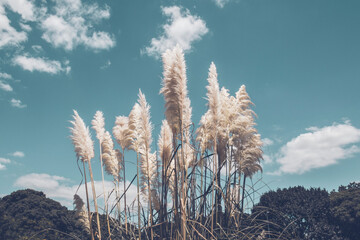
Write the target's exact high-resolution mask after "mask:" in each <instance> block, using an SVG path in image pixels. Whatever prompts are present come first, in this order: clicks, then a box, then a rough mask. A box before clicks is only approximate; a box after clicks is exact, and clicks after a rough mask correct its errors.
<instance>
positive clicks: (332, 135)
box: [270, 122, 360, 175]
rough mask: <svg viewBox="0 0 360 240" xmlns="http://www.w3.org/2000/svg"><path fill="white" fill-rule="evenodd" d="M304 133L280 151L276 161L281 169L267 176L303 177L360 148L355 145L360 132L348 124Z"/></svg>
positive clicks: (309, 130)
mask: <svg viewBox="0 0 360 240" xmlns="http://www.w3.org/2000/svg"><path fill="white" fill-rule="evenodd" d="M306 130H307V131H308V132H307V133H303V134H300V135H299V136H297V137H296V138H294V139H292V140H291V141H289V142H288V143H286V145H284V146H283V147H282V148H281V150H280V153H279V158H278V159H277V160H276V162H277V163H279V164H280V165H281V166H280V168H279V170H277V171H275V172H273V173H270V174H275V175H279V174H282V173H289V174H303V173H305V172H308V171H310V170H312V169H316V168H322V167H326V166H329V165H333V164H336V163H338V161H339V160H341V159H346V158H350V157H352V156H353V155H354V154H355V153H358V152H360V148H359V147H358V146H356V145H354V144H356V143H359V142H360V129H357V128H355V127H354V126H352V125H351V124H350V122H345V123H343V124H337V123H335V124H333V125H332V126H326V127H323V128H318V127H311V128H307V129H306Z"/></svg>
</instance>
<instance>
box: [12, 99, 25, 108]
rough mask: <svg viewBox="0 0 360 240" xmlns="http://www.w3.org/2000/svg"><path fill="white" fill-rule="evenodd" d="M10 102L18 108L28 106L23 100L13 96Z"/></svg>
mask: <svg viewBox="0 0 360 240" xmlns="http://www.w3.org/2000/svg"><path fill="white" fill-rule="evenodd" d="M10 104H11V106H13V107H16V108H25V107H26V104H23V103H22V102H21V100H19V99H15V98H12V99H11V100H10Z"/></svg>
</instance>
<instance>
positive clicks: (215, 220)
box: [70, 46, 359, 240]
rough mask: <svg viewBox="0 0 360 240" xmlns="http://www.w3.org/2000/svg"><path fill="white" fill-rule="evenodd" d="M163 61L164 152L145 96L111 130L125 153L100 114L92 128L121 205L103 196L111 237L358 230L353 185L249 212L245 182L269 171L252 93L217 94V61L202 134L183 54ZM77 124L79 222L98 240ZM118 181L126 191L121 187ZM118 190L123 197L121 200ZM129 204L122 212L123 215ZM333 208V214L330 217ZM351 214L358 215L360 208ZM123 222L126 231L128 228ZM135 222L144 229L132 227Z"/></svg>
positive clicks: (86, 156)
mask: <svg viewBox="0 0 360 240" xmlns="http://www.w3.org/2000/svg"><path fill="white" fill-rule="evenodd" d="M162 60H163V78H162V87H161V89H160V94H162V95H163V97H164V100H165V117H166V119H164V120H163V121H162V126H161V131H160V135H159V137H158V147H157V149H158V151H157V152H153V151H152V150H151V148H152V147H153V146H152V142H153V138H152V130H153V125H152V123H151V115H150V105H149V104H148V102H147V101H146V97H145V95H144V94H143V93H142V92H141V90H139V94H138V101H137V103H135V104H134V106H133V108H132V110H131V112H130V113H129V115H128V116H118V117H117V118H116V121H115V126H114V127H113V129H112V133H113V136H114V138H115V140H116V142H117V143H118V145H119V147H120V149H115V146H114V143H113V138H112V136H111V135H110V133H109V132H108V131H106V130H105V124H104V117H103V114H102V112H100V111H97V112H96V114H95V116H94V119H93V121H92V128H93V129H94V130H95V131H96V137H97V139H98V141H99V146H100V164H101V166H102V165H104V166H105V171H106V173H108V174H109V175H111V176H112V177H113V182H114V189H113V191H114V192H115V195H116V201H115V203H109V201H108V200H107V197H106V196H109V195H110V194H111V193H106V192H105V188H103V191H104V194H103V196H104V201H105V205H106V206H105V207H104V210H105V211H104V212H105V215H106V219H107V223H106V226H107V230H106V232H107V233H106V235H108V236H109V239H115V238H117V237H124V236H131V237H132V238H138V239H141V238H146V239H151V240H153V239H162V238H167V239H188V238H189V237H190V236H191V238H192V239H239V238H241V239H265V238H267V239H269V238H276V239H289V238H297V239H337V238H338V236H340V235H341V227H339V226H337V225H336V224H335V225H334V224H333V223H332V222H333V221H335V220H337V221H343V222H346V221H347V220H349V221H351V222H352V223H353V225H351V227H352V226H358V225H357V224H358V222H357V221H358V220H357V219H358V215H357V212H346V214H347V217H343V216H342V215H343V213H344V211H345V210H344V209H346V208H347V205H348V204H349V203H347V202H345V203H344V199H343V198H346V197H348V195H346V194H347V193H348V192H353V191H356V189H355V190H354V189H353V188H354V187H352V188H351V189H347V188H345V189H343V191H342V192H339V194H335V193H332V194H331V196H332V197H331V199H332V202H331V201H330V197H329V194H328V193H327V192H326V191H324V190H320V189H310V190H306V189H304V188H302V187H296V188H289V189H284V190H278V191H276V192H269V193H267V194H265V195H263V196H262V197H261V199H260V202H259V203H258V204H257V205H256V206H255V208H254V209H253V212H252V214H249V212H248V210H249V209H250V208H249V207H250V205H248V204H247V201H246V200H251V201H253V199H250V196H251V194H250V193H251V192H252V193H254V192H256V190H254V187H253V186H251V188H249V189H247V186H248V185H247V184H246V180H248V179H251V178H252V176H253V175H254V174H256V173H257V172H259V171H262V168H261V165H260V161H261V159H262V150H261V146H262V142H261V137H260V134H258V133H257V130H256V128H255V125H256V124H255V117H256V114H255V113H254V111H253V110H252V109H251V106H252V105H253V103H252V102H251V100H250V97H249V95H248V94H247V92H246V88H245V86H244V85H242V86H241V87H240V88H239V90H238V91H237V92H236V94H235V96H231V95H230V94H229V90H227V89H226V88H224V87H222V88H220V86H219V83H218V76H217V70H216V66H215V64H214V63H211V65H210V68H209V74H208V79H207V81H208V85H207V86H206V89H207V94H206V98H207V100H208V104H207V107H208V110H207V112H206V113H205V114H204V115H203V116H202V117H201V121H200V123H199V127H198V128H197V129H195V127H194V123H193V122H192V120H191V117H192V108H191V101H190V99H189V97H188V90H187V77H186V64H185V59H184V54H183V51H182V49H181V48H180V47H179V46H176V47H175V48H174V49H172V50H167V51H166V52H165V53H164V54H163V56H162ZM73 117H74V120H73V121H71V123H72V127H71V128H70V129H71V134H72V135H71V138H72V140H73V143H74V147H75V152H76V156H77V159H78V160H80V161H81V162H82V164H83V171H82V173H81V174H82V176H84V178H85V179H84V180H85V185H84V187H85V190H86V206H87V210H86V208H85V207H84V205H85V204H84V203H83V202H82V200H81V201H80V199H79V198H78V196H77V197H75V198H76V199H75V202H78V203H79V206H78V207H77V208H76V210H77V211H76V212H77V216H78V222H80V223H81V224H82V225H83V229H85V230H87V231H88V233H89V235H90V236H91V238H92V239H101V238H104V237H105V234H104V231H102V228H103V226H102V224H101V223H100V220H99V213H98V205H97V197H96V196H97V195H96V192H95V187H94V181H93V177H92V170H91V159H92V158H93V157H94V149H93V140H92V139H91V135H90V131H89V128H88V127H86V125H85V123H84V121H83V120H82V119H81V118H80V116H79V115H78V113H77V112H76V111H74V116H73ZM127 151H134V152H135V153H136V166H137V174H136V175H135V176H134V178H133V181H134V180H135V179H136V183H137V184H136V185H137V197H136V201H133V203H132V204H130V205H127V203H126V197H124V196H126V191H127V189H128V186H126V184H125V175H124V172H125V167H126V166H125V165H126V164H125V153H126V152H127ZM133 161H135V160H133ZM85 166H87V167H88V168H87V170H88V174H89V175H90V180H91V185H92V193H93V194H92V195H93V197H94V198H93V203H94V209H95V215H94V216H95V217H96V225H95V228H93V226H92V224H90V226H88V224H87V223H89V222H90V223H91V222H93V215H92V214H91V213H90V201H89V195H88V186H87V179H86V176H87V170H86V167H85ZM102 173H103V169H102ZM102 176H103V175H102ZM103 179H104V177H103ZM121 181H123V183H124V184H120V182H121ZM121 185H122V186H121ZM120 188H122V189H121V190H120ZM120 191H122V192H123V193H124V194H121V195H120ZM249 192H250V193H249ZM141 198H142V200H143V201H141ZM122 199H124V201H123V203H124V207H123V209H124V210H122V209H121V207H120V203H121V202H122ZM109 204H114V205H113V206H109ZM331 204H335V205H333V206H336V207H333V209H330V206H331ZM344 204H345V205H344ZM76 206H77V205H76ZM114 208H116V209H117V213H116V214H115V215H112V216H110V215H111V212H112V210H111V211H109V209H114ZM354 209H355V210H356V211H358V209H359V208H356V207H355V208H354ZM134 215H136V217H134ZM86 216H87V218H88V219H87V220H86V219H84V218H85V217H86ZM333 216H336V217H335V218H334V217H333ZM114 218H116V219H117V221H116V223H117V224H118V226H117V227H116V228H117V229H118V230H119V231H120V233H119V234H120V235H115V234H113V232H112V229H111V226H110V225H111V224H110V219H114ZM123 222H125V225H122V224H121V223H123ZM128 222H133V223H135V224H136V225H137V227H136V228H135V227H131V228H129V227H128V224H127V223H128ZM347 227H349V226H347ZM342 229H345V225H344V226H343V227H342ZM349 234H350V233H349ZM349 236H350V235H349Z"/></svg>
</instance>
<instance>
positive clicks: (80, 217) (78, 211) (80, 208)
mask: <svg viewBox="0 0 360 240" xmlns="http://www.w3.org/2000/svg"><path fill="white" fill-rule="evenodd" d="M74 205H75V209H74V210H75V219H76V220H77V223H79V224H80V225H81V226H82V227H84V228H85V229H86V230H87V231H90V222H89V215H88V212H87V211H86V208H85V204H84V202H83V200H82V199H81V197H80V196H79V195H77V194H75V195H74Z"/></svg>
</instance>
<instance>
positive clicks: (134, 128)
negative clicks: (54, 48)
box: [129, 103, 141, 152]
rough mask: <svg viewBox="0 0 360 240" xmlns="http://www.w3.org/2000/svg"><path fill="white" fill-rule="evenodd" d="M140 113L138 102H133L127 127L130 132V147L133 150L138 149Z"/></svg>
mask: <svg viewBox="0 0 360 240" xmlns="http://www.w3.org/2000/svg"><path fill="white" fill-rule="evenodd" d="M140 114H141V109H140V105H139V104H138V103H135V104H134V106H133V108H132V110H131V111H130V114H129V129H130V131H131V133H132V134H131V145H130V149H132V150H134V151H135V152H138V151H139V147H140V142H141V139H140V131H139V121H140Z"/></svg>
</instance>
